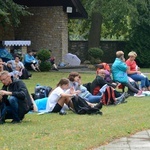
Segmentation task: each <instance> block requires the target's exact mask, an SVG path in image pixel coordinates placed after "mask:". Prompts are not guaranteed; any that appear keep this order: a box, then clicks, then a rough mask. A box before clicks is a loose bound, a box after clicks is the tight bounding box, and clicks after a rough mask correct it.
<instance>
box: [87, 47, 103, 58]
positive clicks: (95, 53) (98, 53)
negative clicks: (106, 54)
mask: <svg viewBox="0 0 150 150" xmlns="http://www.w3.org/2000/svg"><path fill="white" fill-rule="evenodd" d="M88 54H89V55H90V56H91V57H94V58H101V57H102V56H103V50H102V49H100V48H98V47H93V48H90V49H89V51H88Z"/></svg>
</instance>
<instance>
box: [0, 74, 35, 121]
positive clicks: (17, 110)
mask: <svg viewBox="0 0 150 150" xmlns="http://www.w3.org/2000/svg"><path fill="white" fill-rule="evenodd" d="M0 81H1V82H2V84H3V87H2V90H0V95H1V105H3V106H4V105H5V106H6V107H3V109H1V110H0V111H1V113H0V114H1V116H0V124H3V123H5V120H6V119H12V123H20V122H21V121H22V120H23V118H24V116H25V114H26V113H28V112H29V111H30V110H31V109H33V104H32V101H31V98H30V95H29V92H28V89H27V87H26V85H25V84H24V82H23V81H22V80H19V79H16V78H13V77H11V76H10V74H9V72H8V71H3V72H1V73H0Z"/></svg>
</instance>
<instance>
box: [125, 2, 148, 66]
mask: <svg viewBox="0 0 150 150" xmlns="http://www.w3.org/2000/svg"><path fill="white" fill-rule="evenodd" d="M136 10H137V14H138V18H137V19H136V20H132V21H131V26H132V30H131V31H130V36H129V41H128V42H127V46H126V52H127V53H128V52H129V51H131V50H133V51H135V52H137V54H138V57H137V61H138V64H139V65H140V66H141V67H149V66H150V36H149V35H150V18H149V16H150V1H149V0H145V1H141V2H140V3H138V4H137V9H136Z"/></svg>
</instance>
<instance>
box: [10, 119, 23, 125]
mask: <svg viewBox="0 0 150 150" xmlns="http://www.w3.org/2000/svg"><path fill="white" fill-rule="evenodd" d="M11 123H12V124H17V123H21V121H20V120H12V121H11Z"/></svg>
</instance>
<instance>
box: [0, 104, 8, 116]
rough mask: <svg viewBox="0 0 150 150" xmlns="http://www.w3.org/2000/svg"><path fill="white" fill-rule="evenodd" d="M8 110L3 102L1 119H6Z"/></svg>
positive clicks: (0, 112)
mask: <svg viewBox="0 0 150 150" xmlns="http://www.w3.org/2000/svg"><path fill="white" fill-rule="evenodd" d="M6 112H7V107H6V105H5V103H1V104H0V118H1V119H5V114H6Z"/></svg>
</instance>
